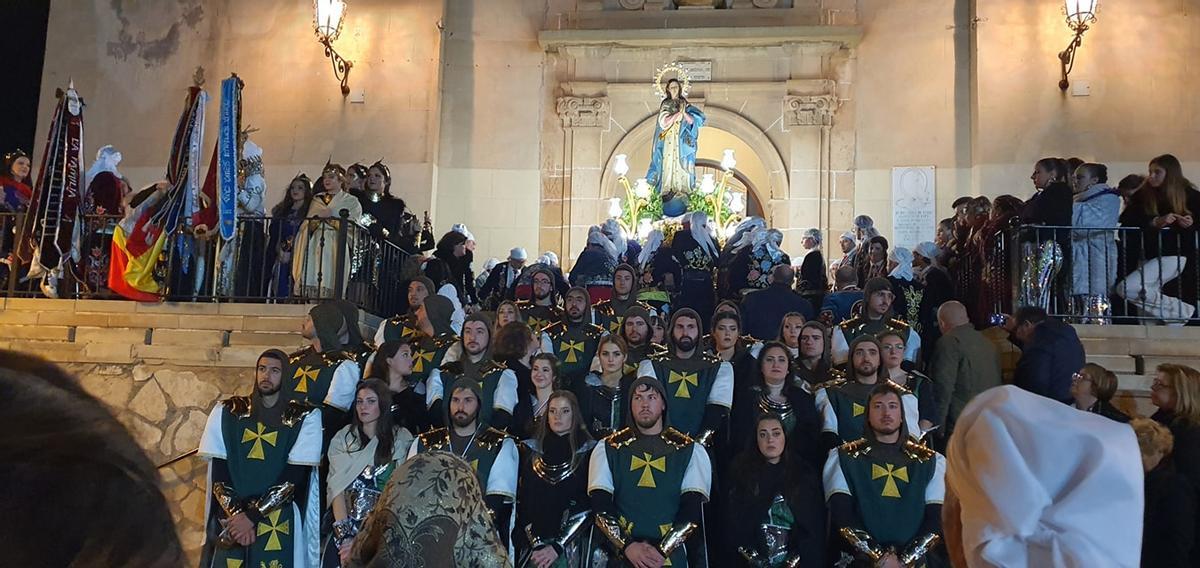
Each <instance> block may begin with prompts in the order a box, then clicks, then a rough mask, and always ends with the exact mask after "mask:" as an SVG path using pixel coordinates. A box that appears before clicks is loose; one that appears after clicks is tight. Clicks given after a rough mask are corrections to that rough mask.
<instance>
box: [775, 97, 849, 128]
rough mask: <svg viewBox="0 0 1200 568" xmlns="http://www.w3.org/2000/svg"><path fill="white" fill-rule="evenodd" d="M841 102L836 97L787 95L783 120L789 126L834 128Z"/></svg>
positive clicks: (784, 99)
mask: <svg viewBox="0 0 1200 568" xmlns="http://www.w3.org/2000/svg"><path fill="white" fill-rule="evenodd" d="M839 106H841V101H839V100H838V98H837V96H835V95H787V96H785V97H784V98H783V120H784V123H785V124H786V125H787V126H833V115H834V114H837V110H838V107H839Z"/></svg>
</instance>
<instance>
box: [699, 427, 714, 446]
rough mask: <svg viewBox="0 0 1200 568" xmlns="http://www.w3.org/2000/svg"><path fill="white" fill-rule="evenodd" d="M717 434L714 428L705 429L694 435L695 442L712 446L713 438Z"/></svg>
mask: <svg viewBox="0 0 1200 568" xmlns="http://www.w3.org/2000/svg"><path fill="white" fill-rule="evenodd" d="M716 435H717V432H716V430H705V431H703V432H701V433H700V435H698V436H696V443H698V444H700V445H701V446H704V447H706V448H710V447H712V441H713V438H715V437H716Z"/></svg>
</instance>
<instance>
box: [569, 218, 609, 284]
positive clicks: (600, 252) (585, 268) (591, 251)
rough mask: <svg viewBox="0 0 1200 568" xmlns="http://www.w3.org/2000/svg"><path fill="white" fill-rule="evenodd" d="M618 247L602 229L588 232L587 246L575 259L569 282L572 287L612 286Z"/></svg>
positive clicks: (596, 228)
mask: <svg viewBox="0 0 1200 568" xmlns="http://www.w3.org/2000/svg"><path fill="white" fill-rule="evenodd" d="M617 256H618V253H617V247H616V245H614V244H613V242H612V241H611V240H609V239H608V237H607V236H605V235H604V232H603V231H601V230H600V227H596V226H593V227H592V228H591V229H589V230H588V237H587V246H586V247H584V249H583V251H582V252H580V253H579V258H577V259H575V266H573V267H571V273H570V274H569V275H568V276H567V281H569V282H570V283H571V285H572V286H612V275H613V269H615V268H616V267H617Z"/></svg>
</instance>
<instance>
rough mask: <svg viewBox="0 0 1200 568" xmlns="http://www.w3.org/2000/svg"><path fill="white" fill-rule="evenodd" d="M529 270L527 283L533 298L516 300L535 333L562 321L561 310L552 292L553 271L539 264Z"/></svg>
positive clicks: (522, 314) (523, 316) (518, 307)
mask: <svg viewBox="0 0 1200 568" xmlns="http://www.w3.org/2000/svg"><path fill="white" fill-rule="evenodd" d="M529 270H530V271H531V272H532V274H530V276H529V283H530V287H531V288H533V299H532V300H521V301H519V302H517V310H519V311H520V312H521V318H522V319H524V320H525V323H528V324H529V327H531V328H533V331H534V332H535V333H541V332H542V330H543V329H545V328H546V326H549V325H552V324H556V323H558V322H559V321H562V318H563V311H562V308H559V307H558V298H557V297H556V295H555V293H554V273H553V272H550V269H549V268H547V267H546V266H545V265H540V264H535V265H533V266H531V267H530V268H529Z"/></svg>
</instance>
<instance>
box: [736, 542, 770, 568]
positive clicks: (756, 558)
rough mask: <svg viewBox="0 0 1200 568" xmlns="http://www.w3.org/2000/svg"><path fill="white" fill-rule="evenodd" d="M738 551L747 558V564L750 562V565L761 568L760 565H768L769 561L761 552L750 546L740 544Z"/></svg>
mask: <svg viewBox="0 0 1200 568" xmlns="http://www.w3.org/2000/svg"><path fill="white" fill-rule="evenodd" d="M738 552H739V553H741V555H742V558H744V559H745V560H746V564H749V565H750V566H752V567H754V568H759V567H760V566H766V565H767V561H766V560H765V559H764V558H763V556H762V555H761V554H759V553H757V552H755V551H753V550H750V549H749V548H746V547H744V546H739V547H738Z"/></svg>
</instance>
